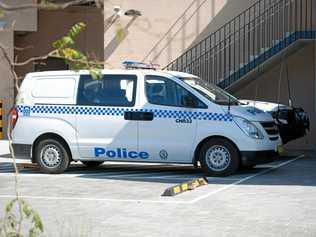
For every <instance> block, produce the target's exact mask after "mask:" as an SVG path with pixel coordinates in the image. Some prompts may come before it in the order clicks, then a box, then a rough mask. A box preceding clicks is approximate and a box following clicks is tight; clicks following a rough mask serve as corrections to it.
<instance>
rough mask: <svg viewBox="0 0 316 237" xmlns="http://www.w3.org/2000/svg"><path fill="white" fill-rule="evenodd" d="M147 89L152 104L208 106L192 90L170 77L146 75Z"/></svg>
mask: <svg viewBox="0 0 316 237" xmlns="http://www.w3.org/2000/svg"><path fill="white" fill-rule="evenodd" d="M145 90H146V96H147V100H148V102H149V103H151V104H156V105H166V106H176V107H189V108H207V106H206V105H205V104H204V103H203V102H202V101H200V100H199V99H198V98H197V97H196V96H194V95H193V94H192V93H191V92H189V91H188V90H186V89H185V88H183V87H182V86H180V85H179V84H177V83H176V82H174V81H172V80H170V79H168V78H164V77H161V76H146V77H145Z"/></svg>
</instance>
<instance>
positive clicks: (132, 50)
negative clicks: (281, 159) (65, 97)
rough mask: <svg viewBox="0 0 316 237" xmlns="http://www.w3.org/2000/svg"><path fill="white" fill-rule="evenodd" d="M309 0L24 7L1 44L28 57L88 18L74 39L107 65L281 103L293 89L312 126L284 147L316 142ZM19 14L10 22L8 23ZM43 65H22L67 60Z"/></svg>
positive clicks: (9, 95)
mask: <svg viewBox="0 0 316 237" xmlns="http://www.w3.org/2000/svg"><path fill="white" fill-rule="evenodd" d="M1 1H3V0H1ZM6 2H10V4H11V3H13V2H14V3H16V4H18V3H21V2H22V1H21V0H20V1H18V0H15V1H13V2H12V0H10V1H9V0H6ZM23 2H32V0H23ZM313 2H314V1H313V0H173V1H169V0H151V1H148V0H133V1H130V0H111V1H107V0H105V1H104V12H102V10H101V9H98V8H96V7H94V6H90V5H89V6H74V7H71V8H68V9H65V10H58V11H47V10H37V9H28V10H23V11H20V12H9V13H7V15H6V16H5V17H6V23H7V24H6V26H5V27H4V29H3V30H2V31H0V43H1V44H3V45H5V47H6V48H7V51H8V54H9V55H10V57H11V59H13V58H17V59H18V61H23V60H25V59H27V58H30V57H32V56H39V55H43V54H45V53H47V52H48V51H50V50H51V42H53V41H54V40H56V39H58V38H60V36H62V35H64V34H65V33H66V32H67V30H68V29H69V28H70V27H71V26H72V25H73V24H74V23H76V22H79V21H82V22H85V23H86V24H87V30H86V31H85V32H84V33H83V34H82V35H81V36H80V38H79V40H78V47H79V48H80V49H81V50H82V51H84V52H86V53H88V54H89V55H91V56H93V57H94V58H96V59H99V60H102V59H104V61H105V67H106V68H118V67H121V62H122V61H124V60H126V59H133V60H139V61H144V62H152V63H157V64H159V65H160V66H161V67H162V68H164V67H167V66H168V67H169V68H176V69H181V70H183V71H188V72H191V73H193V74H198V75H200V76H201V77H203V78H204V79H206V80H209V81H211V82H213V83H217V84H219V85H221V86H222V87H224V88H226V89H228V90H229V91H230V92H231V93H233V94H234V95H236V96H237V97H239V98H244V99H255V100H264V101H272V102H278V101H279V102H281V103H285V104H287V103H288V100H289V95H288V92H289V90H288V87H290V92H291V96H292V100H293V105H294V106H298V107H303V108H304V109H305V110H306V111H307V112H308V114H309V116H310V118H311V131H310V132H309V134H308V135H307V136H306V137H304V138H301V139H299V140H297V141H294V142H291V143H290V144H288V147H289V148H292V149H306V150H314V149H315V148H316V140H315V135H316V133H315V129H316V128H315V126H314V124H315V113H316V108H315V99H316V98H315V97H316V95H315V78H316V72H315V63H316V47H315V39H314V35H315V34H314V32H316V29H315V25H316V16H315V15H316V3H313ZM135 11H138V12H137V14H135ZM13 21H15V25H14V29H12V28H11V27H9V26H10V25H11V24H12V23H13ZM315 38H316V37H315ZM292 41H293V42H292ZM294 41H295V42H294ZM276 46H278V47H279V46H280V47H279V48H276ZM14 47H15V48H14ZM23 48H24V49H23ZM21 49H23V50H21ZM271 52H272V53H271ZM245 55H246V56H247V58H246V59H245V57H246V56H245ZM267 55H268V56H269V57H268V56H267ZM242 58H243V59H242ZM0 60H2V61H0V73H1V75H2V76H1V86H0V92H1V94H0V95H1V98H0V99H3V100H5V105H6V107H5V111H8V109H9V107H10V106H11V105H12V103H13V95H14V89H13V88H14V83H13V81H12V80H7V78H10V77H11V75H10V70H9V68H8V66H7V65H6V64H5V62H4V61H3V58H1V59H0ZM46 64H47V65H48V66H41V65H42V64H41V63H40V64H28V65H26V66H24V67H19V68H16V71H17V72H18V74H19V75H20V76H22V77H23V75H24V74H25V73H27V72H30V71H34V70H49V69H64V68H67V65H64V64H63V63H61V62H58V61H55V60H54V59H51V61H49V62H46ZM44 65H45V64H44ZM281 65H283V66H281ZM284 65H286V66H284ZM281 68H282V71H283V72H282V73H280V71H281ZM285 68H287V70H284V69H285ZM232 79H233V81H234V83H231V81H232ZM227 80H228V83H226V81H227ZM223 82H225V83H224V84H223ZM288 83H290V86H288Z"/></svg>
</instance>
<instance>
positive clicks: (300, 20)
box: [166, 0, 313, 84]
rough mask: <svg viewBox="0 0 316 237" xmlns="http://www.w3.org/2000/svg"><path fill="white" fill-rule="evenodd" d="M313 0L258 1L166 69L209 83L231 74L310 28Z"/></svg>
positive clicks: (311, 29) (311, 27) (311, 28)
mask: <svg viewBox="0 0 316 237" xmlns="http://www.w3.org/2000/svg"><path fill="white" fill-rule="evenodd" d="M312 8H313V0H259V1H257V2H256V3H254V4H253V5H252V6H250V7H249V8H247V9H246V10H245V11H243V12H242V13H240V14H239V15H237V16H236V17H234V18H233V19H232V20H231V21H229V22H227V23H226V24H225V25H224V26H222V27H221V28H220V29H218V30H216V31H215V32H214V33H212V34H210V35H209V36H207V37H206V38H204V39H203V40H202V41H200V42H199V43H198V44H196V45H194V46H193V47H191V48H190V49H189V50H187V51H186V52H185V53H183V54H182V55H181V56H180V57H178V58H177V59H176V60H174V61H173V62H171V63H170V64H169V65H168V66H167V67H166V69H170V70H177V71H187V72H191V73H194V74H196V75H198V76H200V77H202V78H205V79H206V80H208V81H210V82H212V83H216V84H217V83H219V82H220V81H222V80H224V79H226V78H227V76H230V75H231V74H232V72H235V71H236V70H239V69H240V65H246V64H248V63H250V62H251V61H253V59H254V58H255V57H256V56H257V55H260V54H262V52H263V53H265V51H266V49H268V48H271V47H273V46H274V45H276V44H277V43H278V42H280V41H282V40H285V39H286V37H288V36H289V35H291V34H292V33H294V32H297V31H313V11H312Z"/></svg>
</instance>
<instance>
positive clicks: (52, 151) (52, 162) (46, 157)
mask: <svg viewBox="0 0 316 237" xmlns="http://www.w3.org/2000/svg"><path fill="white" fill-rule="evenodd" d="M41 160H42V162H43V164H44V165H45V166H46V167H48V168H56V167H57V166H59V165H60V163H61V160H62V155H61V152H60V149H59V148H58V147H57V146H55V145H52V144H50V145H46V146H44V147H43V149H42V151H41Z"/></svg>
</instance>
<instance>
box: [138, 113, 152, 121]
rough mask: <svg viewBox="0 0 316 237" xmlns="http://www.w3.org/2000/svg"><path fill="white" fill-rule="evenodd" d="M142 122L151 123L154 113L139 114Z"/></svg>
mask: <svg viewBox="0 0 316 237" xmlns="http://www.w3.org/2000/svg"><path fill="white" fill-rule="evenodd" d="M141 113H142V114H141V117H142V119H141V120H142V121H152V120H153V119H154V113H152V112H141Z"/></svg>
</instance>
